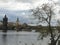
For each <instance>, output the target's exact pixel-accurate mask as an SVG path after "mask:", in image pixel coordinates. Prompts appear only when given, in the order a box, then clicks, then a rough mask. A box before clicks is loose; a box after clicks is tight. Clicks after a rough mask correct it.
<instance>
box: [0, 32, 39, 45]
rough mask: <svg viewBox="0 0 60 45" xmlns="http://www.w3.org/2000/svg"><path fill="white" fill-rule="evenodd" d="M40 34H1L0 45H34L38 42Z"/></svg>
mask: <svg viewBox="0 0 60 45" xmlns="http://www.w3.org/2000/svg"><path fill="white" fill-rule="evenodd" d="M38 35H39V33H38V32H23V31H22V32H16V31H8V32H7V33H3V32H0V45H33V44H35V43H36V42H37V38H38Z"/></svg>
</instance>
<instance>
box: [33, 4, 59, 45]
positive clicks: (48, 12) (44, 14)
mask: <svg viewBox="0 0 60 45" xmlns="http://www.w3.org/2000/svg"><path fill="white" fill-rule="evenodd" d="M53 7H54V5H51V4H43V5H42V6H41V7H38V8H36V9H33V10H32V11H33V16H34V17H35V18H36V19H38V20H39V23H40V22H44V23H45V22H46V24H47V25H48V29H49V32H50V34H51V45H56V43H57V41H58V39H59V37H60V35H59V36H58V37H57V39H55V36H54V34H53V31H52V28H51V21H52V18H53V16H54V15H55V13H54V8H53Z"/></svg>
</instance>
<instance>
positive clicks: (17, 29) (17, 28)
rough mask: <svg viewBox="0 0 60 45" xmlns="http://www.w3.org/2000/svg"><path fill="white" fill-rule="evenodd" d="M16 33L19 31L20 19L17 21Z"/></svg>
mask: <svg viewBox="0 0 60 45" xmlns="http://www.w3.org/2000/svg"><path fill="white" fill-rule="evenodd" d="M16 31H17V32H18V31H19V18H17V20H16Z"/></svg>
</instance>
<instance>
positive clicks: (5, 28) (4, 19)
mask: <svg viewBox="0 0 60 45" xmlns="http://www.w3.org/2000/svg"><path fill="white" fill-rule="evenodd" d="M7 24H8V18H7V16H6V15H5V16H4V18H3V32H7Z"/></svg>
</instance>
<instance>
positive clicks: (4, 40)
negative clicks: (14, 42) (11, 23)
mask: <svg viewBox="0 0 60 45" xmlns="http://www.w3.org/2000/svg"><path fill="white" fill-rule="evenodd" d="M6 38H7V34H3V35H2V41H3V45H7V44H6V42H7V39H6Z"/></svg>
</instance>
